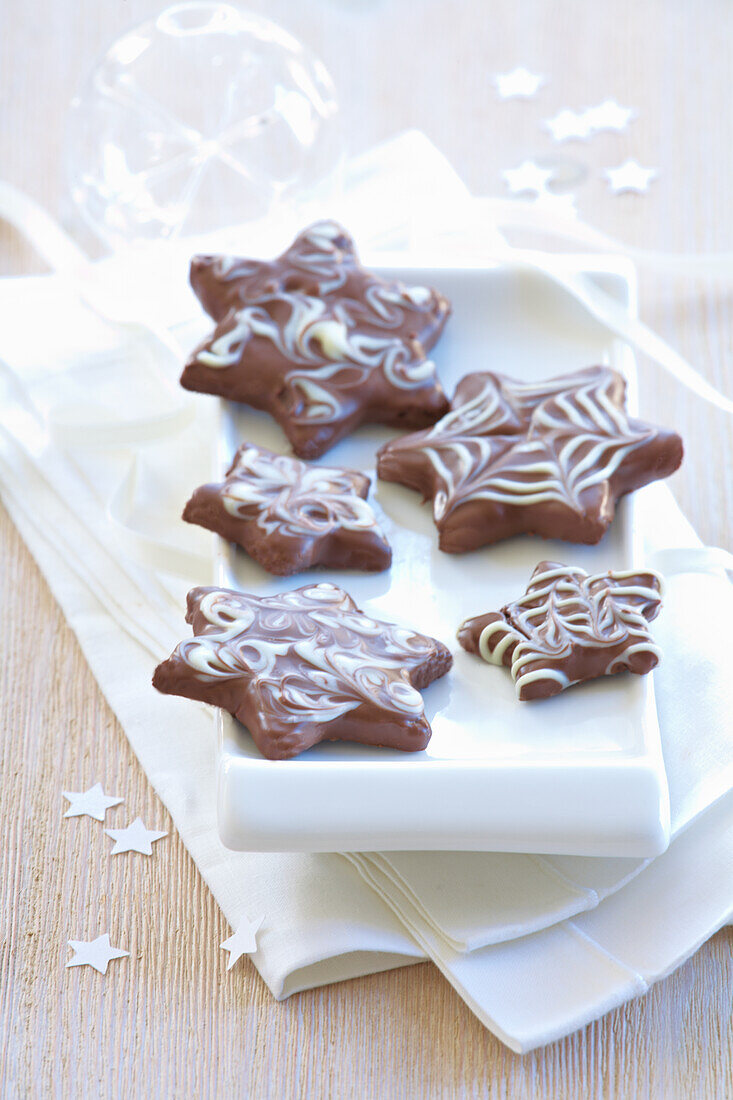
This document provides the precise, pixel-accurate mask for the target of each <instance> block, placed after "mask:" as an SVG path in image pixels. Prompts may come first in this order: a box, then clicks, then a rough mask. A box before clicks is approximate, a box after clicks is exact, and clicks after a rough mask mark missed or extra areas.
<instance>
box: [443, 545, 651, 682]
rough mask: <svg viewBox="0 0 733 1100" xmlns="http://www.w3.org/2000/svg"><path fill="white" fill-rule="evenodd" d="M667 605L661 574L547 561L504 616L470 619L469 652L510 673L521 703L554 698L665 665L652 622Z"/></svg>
mask: <svg viewBox="0 0 733 1100" xmlns="http://www.w3.org/2000/svg"><path fill="white" fill-rule="evenodd" d="M661 604H662V585H661V580H660V578H659V577H658V576H657V574H656V573H651V572H649V573H635V572H633V571H631V570H629V571H624V572H616V571H612V572H609V573H597V574H595V575H593V576H588V574H587V573H586V572H585V570H584V569H578V568H577V567H573V566H567V565H561V564H560V563H559V562H555V561H542V562H540V564H539V565H538V566H537V567H536V569H535V571H534V573H533V574H532V579H531V580H530V583H529V587H528V588H527V592H526V594H525V595H524V596H521V597H520V598H519V599H518V600H516V601H515V602H514V603H511V604H508V605H507V606H506V607H503V608H502V609H501V611H491V612H489V613H488V614H485V615H478V616H477V617H476V618H474V619H467V620H466V622H465V623H463V625H462V626H461V628H460V630H459V632H458V640H459V642H460V643H461V645H462V646H463V648H464V649H467V650H468V651H469V652H470V653H477V654H478V655H479V656H481V657H483V659H484V660H485V661H488V662H489V664H494V665H506V666H507V667H508V668H510V669H511V674H512V679H513V680H514V684H515V687H516V692H517V698H518V699H519V700H520V701H521V702H525V701H528V700H531V699H548V698H549V697H550V696H552V695H557V694H558V692H560V691H564V690H565V688H568V687H571V686H572V685H573V684H578V683H581V681H584V680H593V679H595V678H596V677H598V676H612V675H614V674H615V673H617V672H623V671H626V670H628V671H629V672H635V673H637V674H638V675H644V674H645V673H647V672H650V671H651V670H652V669H653V668H654V667H655V666H656V665H657V664H658V662H659V649H658V648H657V646H655V645H654V642H653V641H652V638H651V635H650V633H649V628H648V623H649V622H650V621H651V620H652V619H655V618H656V617H657V615H658V614H659V609H660V607H661Z"/></svg>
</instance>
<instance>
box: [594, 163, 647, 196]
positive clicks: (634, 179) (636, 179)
mask: <svg viewBox="0 0 733 1100" xmlns="http://www.w3.org/2000/svg"><path fill="white" fill-rule="evenodd" d="M603 174H604V175H605V177H606V179H607V180H608V184H609V187H610V188H611V190H612V191H613V193H614V194H615V195H618V194H620V192H622V191H636V192H638V193H639V194H641V193H642V192H643V191H646V190H648V188H649V184H650V183H651V181H652V180H653V179H654V178H655V177H656V176H657V174H658V173H657V169H656V168H642V166H641V165H640V164H637V162H636V161H635V160H627V161H625V162H624V163H623V164H619V165H618V167H617V168H607V169H606V170H605V172H604V173H603Z"/></svg>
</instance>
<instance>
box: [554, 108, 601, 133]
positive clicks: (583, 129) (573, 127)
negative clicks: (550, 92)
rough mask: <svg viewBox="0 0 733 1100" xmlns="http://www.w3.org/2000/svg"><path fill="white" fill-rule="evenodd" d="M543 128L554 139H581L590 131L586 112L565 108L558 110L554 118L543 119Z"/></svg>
mask: <svg viewBox="0 0 733 1100" xmlns="http://www.w3.org/2000/svg"><path fill="white" fill-rule="evenodd" d="M545 128H546V129H548V130H549V131H550V133H551V134H552V137H553V140H554V141H571V140H573V139H583V138H587V137H588V136H589V135H590V133H591V125H590V122H589V121H588V118H587V112H586V111H570V110H568V109H567V108H565V110H563V111H558V113H557V114H556V115H555V117H554V118H548V119H547V120H546V121H545Z"/></svg>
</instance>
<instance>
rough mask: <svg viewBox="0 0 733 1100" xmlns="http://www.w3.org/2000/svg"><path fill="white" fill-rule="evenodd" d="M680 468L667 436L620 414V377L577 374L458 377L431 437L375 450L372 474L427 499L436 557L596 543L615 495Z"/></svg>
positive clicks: (594, 370) (420, 435)
mask: <svg viewBox="0 0 733 1100" xmlns="http://www.w3.org/2000/svg"><path fill="white" fill-rule="evenodd" d="M681 461H682V440H681V439H680V437H679V436H678V435H677V434H676V433H675V432H670V431H665V430H664V429H662V428H655V427H654V426H653V425H651V424H646V423H644V421H642V420H633V419H631V418H630V417H629V416H628V415H627V413H626V410H625V382H624V379H623V377H622V376H621V375H620V374H618V373H617V372H616V371H614V370H611V369H610V368H609V367H588V368H587V369H585V370H580V371H576V372H575V373H574V374H566V375H561V376H559V377H557V378H552V379H550V380H549V381H547V382H540V383H534V384H527V383H522V382H516V381H514V380H513V379H511V378H505V377H503V376H502V375H500V374H491V373H489V372H486V373H480V374H468V375H466V377H465V378H463V379H462V380H461V382H460V383H459V385H458V388H457V390H456V393H455V397H454V398H453V402H452V407H451V411H450V412H449V413H447V414H446V416H444V417H443V419H442V420H439V421H438V423H437V424H435V425H434V427H432V428H429V429H427V430H425V431H421V432H416V433H414V434H412V435H406V436H403V437H402V438H400V439H395V440H392V441H390V442H389V443H387V444H385V445H384V446H383V447H382V448H381V450H380V451H379V454H378V460H377V473H378V475H379V477H380V478H383V479H384V480H385V481H398V482H400V483H401V484H402V485H407V486H408V488H411V489H417V490H418V491H419V492H421V493H423V494H424V496H425V497H426V498H430V499H432V501H433V516H434V519H435V523H436V526H437V528H438V532H439V545H440V548H441V550H445V551H447V552H448V553H451V554H460V553H463V552H464V551H467V550H475V549H476V548H477V547H479V546H486V545H488V544H489V543H494V542H498V541H499V540H500V539H505V538H509V537H510V536H512V535H517V534H522V533H526V534H534V535H541V536H543V537H544V538H557V539H566V540H567V541H568V542H585V543H595V542H598V541H599V540H600V539H601V538H602V537H603V535H604V534H605V532H606V530H607V529H608V527H609V525H610V523H611V520H612V519H613V516H614V512H615V507H616V501H617V499H618V498H619V497H620V496H622V495H623V494H624V493H629V492H632V491H633V490H634V489H639V488H641V486H643V485H647V484H648V483H649V482H650V481H656V480H657V479H658V478H662V477H668V476H669V475H670V474H671V473H673V472H674V471H675V470H676V469H677V467H678V466H679V465H680V463H681Z"/></svg>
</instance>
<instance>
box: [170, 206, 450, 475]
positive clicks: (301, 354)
mask: <svg viewBox="0 0 733 1100" xmlns="http://www.w3.org/2000/svg"><path fill="white" fill-rule="evenodd" d="M191 283H192V285H193V287H194V290H195V291H196V293H197V295H198V296H199V299H200V300H201V302H202V304H203V305H204V307H205V308H206V309H207V311H208V312H209V313H211V314H212V316H214V317H215V318H216V320H217V321H218V324H217V327H216V329H215V330H214V332H213V334H212V335H211V336H210V337H209V339H207V340H205V341H204V342H203V343H202V344H201V345H200V346H199V347H198V348H197V349H196V350H195V351H194V353H193V355H192V356H191V357H190V359H189V361H188V362H187V363H186V366H185V367H184V370H183V374H182V375H181V385H182V386H183V387H184V388H185V389H189V390H198V391H200V392H202V393H213V394H218V395H219V396H221V397H225V398H228V399H229V400H230V401H239V402H241V403H243V404H245V405H252V406H253V407H254V408H256V409H262V410H264V411H266V412H269V413H270V414H271V415H272V416H273V417H274V418H275V420H277V422H278V423H279V424H280V426H281V427H282V429H283V431H284V432H285V434H286V436H287V438H288V439H289V441H290V443H291V444H292V447H293V450H294V451H295V453H296V454H297V455H299V456H300V457H301V458H318V457H319V456H320V455H322V454H324V453H325V452H326V451H327V450H328V449H329V448H330V447H332V446H333V445H334V444H335V443H337V442H338V441H339V440H340V439H343V438H344V437H345V436H347V435H348V434H349V433H350V432H352V431H353V430H354V429H355V428H357V427H359V425H360V424H364V423H378V424H392V425H394V426H396V427H402V428H404V427H415V428H417V427H425V425H426V424H432V423H434V422H435V420H436V419H437V418H438V417H439V416H442V414H443V413H444V412H445V409H446V407H447V401H446V397H445V394H444V393H443V390H442V388H441V385H440V382H439V381H438V377H437V374H436V370H435V365H434V363H433V362H432V360H430V359H428V358H427V357H426V356H427V352H428V351H429V349H430V348H431V347H432V346H433V344H434V343H435V342H436V340H437V339H438V337H439V336H440V333H441V332H442V329H443V326H444V325H445V322H446V321H447V319H448V316H449V314H450V304H449V302H448V301H447V299H446V298H444V297H443V295H442V294H439V293H438V291H436V290H432V289H431V288H430V287H426V286H406V285H404V284H403V283H399V282H397V281H396V280H392V281H389V282H388V281H386V280H385V279H382V278H380V277H379V276H378V275H375V274H374V273H373V272H371V271H368V270H367V269H366V268H364V267H362V266H361V264H360V263H359V261H358V258H357V255H356V250H355V248H354V242H353V241H352V239H351V237H349V235H348V234H347V233H346V231H345V230H344V229H342V228H341V226H339V225H336V223H335V222H318V223H316V225H312V226H311V227H310V228H309V229H306V230H305V231H304V232H303V233H301V234H300V235H299V236H298V237H296V239H295V241H294V242H293V244H292V245H291V246H290V248H288V249H287V250H286V251H285V252H283V254H282V255H281V256H278V257H277V258H276V259H275V260H273V261H271V262H262V261H258V260H240V259H236V258H234V259H233V258H231V257H222V256H214V257H212V256H201V257H195V258H194V260H193V261H192V264H191Z"/></svg>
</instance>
